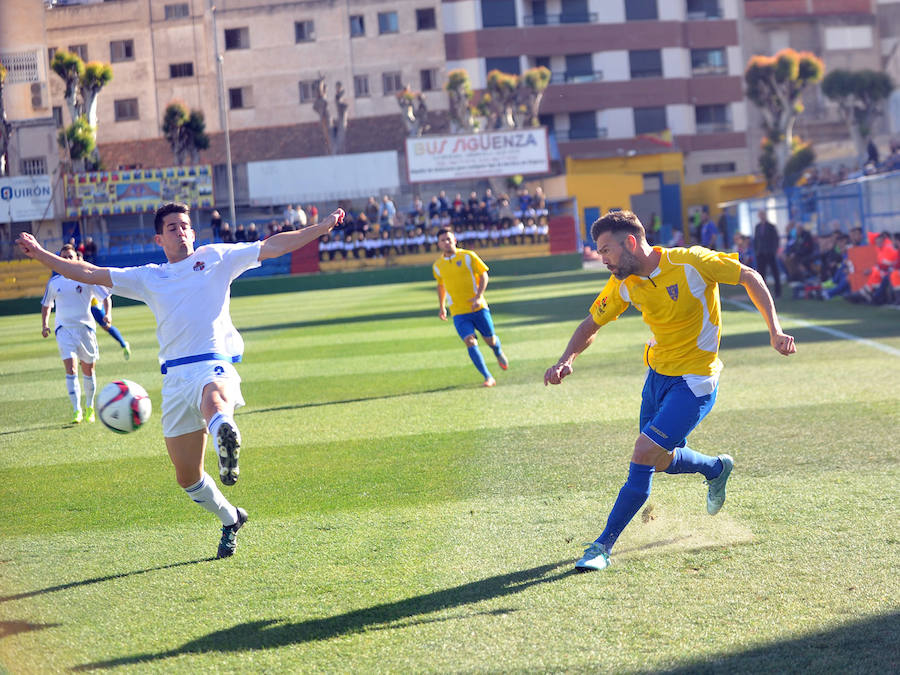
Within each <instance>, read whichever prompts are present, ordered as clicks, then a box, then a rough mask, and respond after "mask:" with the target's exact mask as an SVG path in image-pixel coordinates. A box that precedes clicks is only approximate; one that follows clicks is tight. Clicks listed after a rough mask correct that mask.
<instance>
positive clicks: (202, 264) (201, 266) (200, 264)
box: [194, 260, 206, 272]
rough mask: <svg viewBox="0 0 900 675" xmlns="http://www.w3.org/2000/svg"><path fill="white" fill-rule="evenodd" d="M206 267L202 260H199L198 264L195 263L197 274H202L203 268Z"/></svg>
mask: <svg viewBox="0 0 900 675" xmlns="http://www.w3.org/2000/svg"><path fill="white" fill-rule="evenodd" d="M205 267H206V263H205V262H203V261H202V260H198V261H197V262H195V263H194V271H195V272H202V271H203V268H205Z"/></svg>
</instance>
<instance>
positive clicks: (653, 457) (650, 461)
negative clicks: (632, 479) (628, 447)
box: [631, 434, 670, 466]
mask: <svg viewBox="0 0 900 675" xmlns="http://www.w3.org/2000/svg"><path fill="white" fill-rule="evenodd" d="M631 461H632V462H634V463H635V464H645V465H647V466H656V465H657V464H659V463H661V462H666V461H670V459H669V458H668V452H667V451H666V449H665V448H663V447H662V446H660V445H657V444H656V443H655V442H653V441H652V440H650V438H649V437H647V436H645V435H644V434H640V435H639V436H638V437H637V440H636V441H635V442H634V452H633V453H632V455H631Z"/></svg>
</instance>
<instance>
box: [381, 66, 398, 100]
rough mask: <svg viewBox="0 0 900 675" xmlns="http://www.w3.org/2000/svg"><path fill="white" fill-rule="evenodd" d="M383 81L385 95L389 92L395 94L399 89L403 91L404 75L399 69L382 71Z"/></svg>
mask: <svg viewBox="0 0 900 675" xmlns="http://www.w3.org/2000/svg"><path fill="white" fill-rule="evenodd" d="M381 83H382V86H383V87H384V95H385V96H387V95H388V94H395V93H397V92H398V91H403V83H402V76H401V74H400V72H399V71H394V72H391V73H382V75H381Z"/></svg>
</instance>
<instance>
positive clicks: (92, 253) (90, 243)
mask: <svg viewBox="0 0 900 675" xmlns="http://www.w3.org/2000/svg"><path fill="white" fill-rule="evenodd" d="M82 256H84V259H85V260H86V261H87V262H89V263H91V264H94V263H95V262H96V261H97V243H96V242H95V241H94V238H93V237H87V238H86V239H85V240H84V252H83V253H82Z"/></svg>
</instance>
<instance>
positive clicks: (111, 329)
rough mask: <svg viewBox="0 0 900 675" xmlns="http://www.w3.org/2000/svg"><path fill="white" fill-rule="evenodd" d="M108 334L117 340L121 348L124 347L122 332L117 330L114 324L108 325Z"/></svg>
mask: <svg viewBox="0 0 900 675" xmlns="http://www.w3.org/2000/svg"><path fill="white" fill-rule="evenodd" d="M109 334H110V335H112V336H113V337H114V338H115V339H116V342H118V343H119V345H120V346H121V347H122V348H123V349H124V348H125V338H123V337H122V334H121V333H120V332H119V329H118V328H116V327H115V326H110V327H109Z"/></svg>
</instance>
